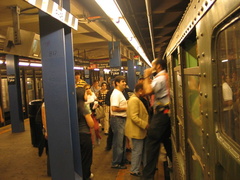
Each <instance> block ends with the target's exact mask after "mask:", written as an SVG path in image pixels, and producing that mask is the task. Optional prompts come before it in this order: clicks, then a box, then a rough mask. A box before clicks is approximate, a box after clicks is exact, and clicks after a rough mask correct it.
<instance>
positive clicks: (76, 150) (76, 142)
mask: <svg viewBox="0 0 240 180" xmlns="http://www.w3.org/2000/svg"><path fill="white" fill-rule="evenodd" d="M63 3H64V4H63V7H64V8H65V9H66V10H67V11H69V12H70V1H69V0H65V1H64V2H63ZM64 29H65V46H66V59H67V80H68V81H67V82H68V96H69V105H70V107H69V108H70V120H71V132H72V146H73V157H74V159H73V160H74V169H75V171H76V172H77V174H78V175H80V176H82V163H81V153H80V138H79V128H78V116H77V100H76V89H75V75H74V69H73V67H74V55H73V41H72V30H71V28H70V27H68V26H65V27H64ZM77 174H75V175H76V179H78V178H77V176H78V175H77Z"/></svg>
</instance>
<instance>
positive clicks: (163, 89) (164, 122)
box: [143, 59, 172, 180]
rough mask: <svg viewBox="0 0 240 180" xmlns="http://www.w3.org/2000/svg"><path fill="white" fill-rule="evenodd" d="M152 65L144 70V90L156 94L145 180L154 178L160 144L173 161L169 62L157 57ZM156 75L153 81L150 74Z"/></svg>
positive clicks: (144, 172)
mask: <svg viewBox="0 0 240 180" xmlns="http://www.w3.org/2000/svg"><path fill="white" fill-rule="evenodd" d="M152 65H153V66H152V67H151V68H148V69H146V70H145V71H144V78H145V79H144V82H143V84H144V90H145V93H146V94H151V93H153V94H154V105H153V111H154V113H153V115H152V118H151V121H150V125H149V128H148V134H147V139H146V156H147V157H146V165H145V167H144V169H143V178H144V180H145V179H147V180H150V179H151V180H153V179H154V175H155V170H156V166H157V162H158V156H159V150H160V144H161V143H163V144H164V147H165V149H166V151H167V156H168V157H169V159H170V161H172V144H171V139H170V136H171V123H170V118H169V114H168V113H169V101H170V97H169V87H168V74H167V72H166V68H167V63H166V61H165V60H162V59H155V60H154V61H153V62H152ZM154 71H155V72H156V73H157V74H156V76H155V77H154V78H153V80H152V81H151V79H150V76H151V75H152V74H153V73H154Z"/></svg>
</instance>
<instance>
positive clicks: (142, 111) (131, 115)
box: [125, 94, 149, 139]
mask: <svg viewBox="0 0 240 180" xmlns="http://www.w3.org/2000/svg"><path fill="white" fill-rule="evenodd" d="M148 118H149V117H148V112H147V110H146V108H145V106H144V104H143V103H142V101H141V100H140V99H139V98H138V97H137V96H136V95H135V94H133V95H132V96H131V97H130V99H129V100H128V107H127V121H126V125H125V135H126V136H127V137H129V138H134V139H144V138H145V137H146V134H147V130H146V127H147V125H148Z"/></svg>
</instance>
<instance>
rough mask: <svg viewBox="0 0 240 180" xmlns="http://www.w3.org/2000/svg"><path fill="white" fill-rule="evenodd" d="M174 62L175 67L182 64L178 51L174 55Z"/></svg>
mask: <svg viewBox="0 0 240 180" xmlns="http://www.w3.org/2000/svg"><path fill="white" fill-rule="evenodd" d="M172 60H173V62H174V63H173V64H174V65H173V66H174V67H176V66H179V64H180V62H179V60H178V53H177V50H176V51H174V52H173V53H172Z"/></svg>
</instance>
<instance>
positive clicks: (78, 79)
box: [75, 72, 87, 88]
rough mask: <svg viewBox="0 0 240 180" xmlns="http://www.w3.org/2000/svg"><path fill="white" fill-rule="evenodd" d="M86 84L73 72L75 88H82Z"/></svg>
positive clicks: (77, 73) (78, 74)
mask: <svg viewBox="0 0 240 180" xmlns="http://www.w3.org/2000/svg"><path fill="white" fill-rule="evenodd" d="M85 84H87V83H86V81H84V80H83V79H81V76H80V73H79V72H75V87H76V88H77V87H84V85H85Z"/></svg>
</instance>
